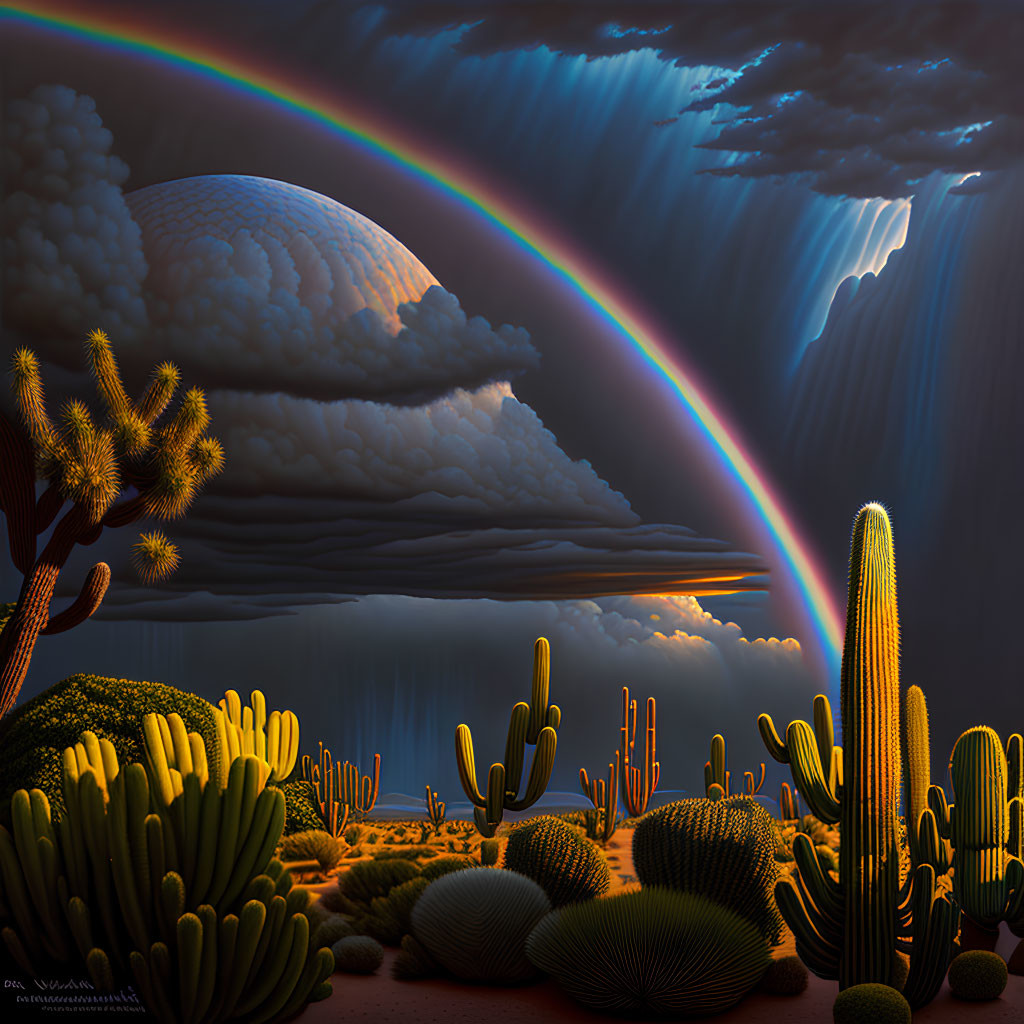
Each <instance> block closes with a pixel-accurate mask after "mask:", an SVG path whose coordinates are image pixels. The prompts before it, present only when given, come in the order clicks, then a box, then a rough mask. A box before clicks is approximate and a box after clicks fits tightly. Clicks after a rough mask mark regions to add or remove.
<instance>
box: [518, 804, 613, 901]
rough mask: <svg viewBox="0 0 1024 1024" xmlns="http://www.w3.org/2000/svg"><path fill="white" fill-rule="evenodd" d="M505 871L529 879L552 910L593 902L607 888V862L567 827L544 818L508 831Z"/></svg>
mask: <svg viewBox="0 0 1024 1024" xmlns="http://www.w3.org/2000/svg"><path fill="white" fill-rule="evenodd" d="M505 867H506V868H507V869H508V870H509V871H517V872H519V874H521V875H526V877H527V878H532V879H533V880H534V881H535V882H536V883H537V884H538V885H540V887H541V888H542V889H543V890H544V891H545V892H546V893H547V894H548V899H550V900H551V905H552V906H553V907H555V908H558V907H564V906H566V905H567V904H569V903H579V902H580V901H582V900H592V899H595V898H596V897H597V896H600V895H601V894H602V893H605V892H607V891H608V887H609V886H610V885H611V874H610V872H609V870H608V862H607V861H606V860H605V858H604V855H603V854H602V853H601V852H600V851H599V850H598V849H597V847H596V846H595V845H594V844H593V843H592V842H590V841H589V840H587V839H584V838H582V837H581V836H580V834H579V833H578V832H577V831H576V830H575V829H574V828H573V827H572V826H571V825H567V824H566V823H565V822H564V821H561V820H560V819H559V818H555V817H551V816H548V815H544V816H542V817H539V818H531V819H530V820H529V821H526V822H524V823H523V824H522V825H517V826H516V828H514V829H513V830H512V834H511V835H510V836H509V837H508V843H507V844H506V846H505Z"/></svg>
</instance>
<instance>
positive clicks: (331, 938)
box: [309, 914, 355, 949]
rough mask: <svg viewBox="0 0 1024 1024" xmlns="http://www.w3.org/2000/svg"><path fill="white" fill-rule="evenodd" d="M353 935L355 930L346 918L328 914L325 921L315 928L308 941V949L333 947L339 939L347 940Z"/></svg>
mask: <svg viewBox="0 0 1024 1024" xmlns="http://www.w3.org/2000/svg"><path fill="white" fill-rule="evenodd" d="M354 934H355V930H354V929H353V927H352V924H351V922H350V921H349V920H348V918H347V917H342V916H341V914H330V915H328V917H327V919H326V920H325V921H322V922H321V923H320V924H318V925H317V926H316V931H314V932H313V936H312V938H311V939H310V940H309V948H310V949H323V948H324V947H325V946H333V945H334V944H335V943H336V942H337V941H338V940H339V939H347V938H348V937H349V936H350V935H354Z"/></svg>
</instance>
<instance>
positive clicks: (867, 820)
mask: <svg viewBox="0 0 1024 1024" xmlns="http://www.w3.org/2000/svg"><path fill="white" fill-rule="evenodd" d="M841 696H842V716H843V738H844V747H843V749H842V755H841V757H842V769H841V770H840V769H839V767H838V760H839V759H838V757H837V754H836V751H837V750H838V748H836V747H835V746H834V743H833V730H832V717H831V710H830V709H829V706H828V701H827V700H826V699H825V698H824V697H823V696H819V697H816V698H815V702H814V703H815V708H814V710H815V715H814V719H815V721H814V728H813V729H812V728H811V726H810V725H808V723H806V722H801V721H796V722H792V723H790V726H789V728H788V729H787V730H786V741H785V743H783V742H782V740H780V739H779V736H778V733H777V732H776V731H775V726H774V724H773V723H772V720H771V718H770V717H769V716H768V715H761V717H760V719H759V720H758V726H759V728H760V730H761V736H762V738H763V739H764V741H765V745H766V746H767V748H768V751H769V752H770V753H771V755H772V756H773V757H774V758H775V759H776V760H777V761H780V762H782V763H783V764H789V765H790V766H791V769H792V772H793V778H794V781H795V782H796V784H797V787H798V788H799V790H800V792H801V794H802V795H803V796H804V798H805V799H806V800H807V803H808V805H809V806H810V809H811V811H812V813H813V814H814V815H815V816H816V817H817V818H819V819H820V820H821V821H823V822H826V823H834V822H840V828H841V832H842V844H841V846H840V852H839V881H838V883H837V882H835V881H834V880H833V879H832V878H831V877H830V876H829V875H828V873H827V871H826V870H824V868H823V867H822V864H821V862H820V861H819V858H818V855H817V853H816V851H815V850H814V847H813V844H812V842H811V840H810V839H809V838H808V837H807V836H804V835H797V836H796V837H795V839H794V843H793V855H794V857H795V859H796V862H797V866H798V874H797V876H796V879H795V881H794V880H790V879H785V880H781V881H780V882H779V883H778V884H777V885H776V888H775V898H776V901H777V903H778V906H779V909H780V910H781V912H782V915H783V917H784V918H785V919H786V923H787V924H788V925H789V926H790V927H791V928H792V929H793V932H794V933H795V935H796V940H797V952H798V953H799V954H800V957H801V959H803V961H804V963H806V964H807V966H808V967H809V968H810V969H811V970H812V971H814V973H815V974H817V975H819V976H820V977H823V978H838V979H839V985H840V988H841V989H846V988H848V987H851V986H853V985H858V984H861V983H875V982H877V983H881V984H887V983H888V982H889V980H890V974H891V971H892V965H893V961H894V953H895V951H896V949H897V948H900V949H901V950H902V951H904V952H909V953H910V954H911V967H910V975H909V978H908V980H907V984H906V988H905V992H906V995H907V998H908V1000H909V1001H910V1003H911V1004H912V1005H914V1006H921V1005H923V1004H924V1003H927V1002H928V1001H929V1000H930V999H932V998H933V997H934V995H935V993H936V992H937V991H938V989H939V986H940V985H941V984H942V978H943V975H944V973H945V969H946V966H947V965H948V963H949V955H950V950H951V946H952V942H953V938H954V936H955V934H956V916H955V914H954V910H953V904H952V903H951V901H950V899H949V897H948V896H947V895H946V894H945V893H938V892H937V890H936V885H935V869H934V867H933V866H932V865H931V864H930V863H926V862H923V863H920V864H919V865H918V866H917V867H916V868H915V870H914V872H913V874H912V875H911V876H910V878H909V879H908V884H907V885H906V886H904V887H901V883H900V872H899V863H900V847H899V832H898V827H897V817H896V814H897V806H898V800H899V789H900V752H899V738H900V737H899V722H900V714H899V624H898V617H897V610H896V577H895V570H894V565H893V549H892V532H891V528H890V525H889V517H888V515H887V514H886V512H885V509H883V508H882V507H881V506H880V505H876V504H869V505H865V506H864V507H863V508H862V509H861V510H860V512H859V513H858V514H857V518H856V520H855V522H854V527H853V539H852V543H851V552H850V586H849V602H848V605H847V612H846V640H845V643H844V646H843V665H842V695H841ZM844 780H845V783H846V785H844V784H843V783H844ZM908 940H910V941H908Z"/></svg>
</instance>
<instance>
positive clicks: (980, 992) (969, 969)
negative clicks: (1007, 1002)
mask: <svg viewBox="0 0 1024 1024" xmlns="http://www.w3.org/2000/svg"><path fill="white" fill-rule="evenodd" d="M948 978H949V988H950V991H951V992H952V993H953V995H955V996H956V997H957V998H958V999H969V1000H972V1001H979V1002H980V1001H982V1000H987V999H998V998H999V997H1000V996H1001V995H1002V994H1003V989H1005V988H1006V982H1007V981H1008V980H1009V975H1008V972H1007V970H1006V961H1005V960H1003V958H1002V957H1001V956H1000V955H999V954H998V953H992V952H989V950H987V949H972V950H969V951H968V952H966V953H961V954H960V955H959V956H957V957H954V958H953V962H952V963H951V964H950V965H949V975H948Z"/></svg>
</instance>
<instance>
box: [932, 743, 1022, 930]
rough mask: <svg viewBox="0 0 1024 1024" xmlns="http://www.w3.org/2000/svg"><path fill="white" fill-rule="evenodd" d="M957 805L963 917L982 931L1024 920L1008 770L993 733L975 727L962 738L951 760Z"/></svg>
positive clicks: (952, 824)
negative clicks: (1011, 843) (1012, 837)
mask: <svg viewBox="0 0 1024 1024" xmlns="http://www.w3.org/2000/svg"><path fill="white" fill-rule="evenodd" d="M950 773H951V775H952V778H953V793H954V795H955V797H956V803H955V804H954V806H952V807H950V808H949V837H950V840H951V842H952V845H953V895H954V896H955V897H956V899H957V902H958V903H959V904H960V907H961V909H962V910H963V912H964V914H965V915H966V916H967V917H969V918H970V919H971V920H972V921H973V922H974V923H975V924H977V925H980V926H981V927H982V928H994V927H996V926H997V925H998V924H999V922H1000V921H1002V920H1004V919H1005V920H1010V921H1014V922H1016V921H1017V920H1018V919H1019V918H1021V917H1022V916H1024V862H1022V861H1021V859H1020V858H1019V857H1017V856H1014V855H1012V854H1011V852H1010V851H1009V850H1008V849H1007V845H1008V843H1009V841H1010V809H1011V806H1012V807H1013V808H1014V809H1015V810H1014V813H1015V814H1019V811H1018V810H1016V808H1019V806H1020V798H1019V797H1014V798H1013V799H1012V800H1008V782H1009V769H1008V766H1007V761H1006V754H1005V752H1004V750H1003V745H1002V742H1001V741H1000V739H999V736H998V735H997V734H996V732H995V730H993V729H990V728H989V727H988V726H977V727H975V728H973V729H968V730H967V731H966V732H965V733H963V734H962V735H961V736H960V738H959V739H958V740H957V741H956V743H955V744H954V746H953V753H952V756H951V758H950Z"/></svg>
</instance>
